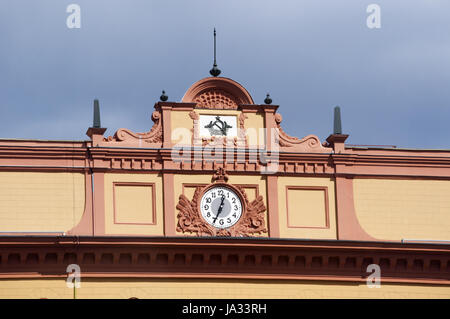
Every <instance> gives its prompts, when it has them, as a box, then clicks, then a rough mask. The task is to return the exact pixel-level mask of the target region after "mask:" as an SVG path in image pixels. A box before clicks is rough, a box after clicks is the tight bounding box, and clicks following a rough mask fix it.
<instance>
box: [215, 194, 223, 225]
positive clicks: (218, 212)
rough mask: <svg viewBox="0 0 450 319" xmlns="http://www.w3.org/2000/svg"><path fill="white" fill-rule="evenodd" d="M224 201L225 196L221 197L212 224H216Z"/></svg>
mask: <svg viewBox="0 0 450 319" xmlns="http://www.w3.org/2000/svg"><path fill="white" fill-rule="evenodd" d="M224 200H225V196H224V195H222V201H221V202H220V206H219V209H218V210H217V215H216V217H214V220H213V224H214V223H215V222H216V220H217V217H219V215H220V213H221V212H222V209H223V201H224Z"/></svg>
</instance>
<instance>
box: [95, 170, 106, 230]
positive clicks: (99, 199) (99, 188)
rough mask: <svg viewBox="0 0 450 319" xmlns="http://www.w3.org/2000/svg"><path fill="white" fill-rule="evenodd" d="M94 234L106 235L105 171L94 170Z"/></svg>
mask: <svg viewBox="0 0 450 319" xmlns="http://www.w3.org/2000/svg"><path fill="white" fill-rule="evenodd" d="M93 175H94V187H93V188H94V195H93V200H94V235H95V236H103V235H105V231H106V228H105V173H103V172H94V173H93Z"/></svg>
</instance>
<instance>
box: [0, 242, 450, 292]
mask: <svg viewBox="0 0 450 319" xmlns="http://www.w3.org/2000/svg"><path fill="white" fill-rule="evenodd" d="M449 253H450V245H432V244H398V243H387V242H385V243H371V242H355V241H350V242H349V241H318V240H314V241H301V240H273V239H267V238H264V239H257V238H251V239H250V238H230V239H224V238H190V237H184V238H173V237H172V238H161V237H159V238H152V237H144V238H139V237H101V238H99V237H54V236H47V237H30V236H27V237H25V236H24V237H18V236H16V237H0V277H1V278H38V277H42V276H45V277H64V276H67V273H66V267H67V265H68V264H70V263H77V264H79V265H80V267H81V269H82V273H83V277H108V278H120V277H124V278H141V277H149V278H150V277H168V278H217V279H224V278H229V279H249V278H254V279H285V280H292V279H294V280H305V279H309V280H313V281H315V280H326V281H349V282H362V281H363V280H365V279H366V278H367V276H368V275H369V273H367V272H366V267H367V265H369V264H372V263H375V264H378V265H380V267H381V280H382V282H396V283H414V284H420V283H426V284H433V285H441V284H443V285H450V257H449V256H450V254H449Z"/></svg>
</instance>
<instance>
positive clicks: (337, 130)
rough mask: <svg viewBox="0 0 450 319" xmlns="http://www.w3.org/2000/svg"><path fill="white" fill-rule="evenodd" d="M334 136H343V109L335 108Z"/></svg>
mask: <svg viewBox="0 0 450 319" xmlns="http://www.w3.org/2000/svg"><path fill="white" fill-rule="evenodd" d="M333 134H342V122H341V108H340V107H339V106H336V107H335V108H334V129H333Z"/></svg>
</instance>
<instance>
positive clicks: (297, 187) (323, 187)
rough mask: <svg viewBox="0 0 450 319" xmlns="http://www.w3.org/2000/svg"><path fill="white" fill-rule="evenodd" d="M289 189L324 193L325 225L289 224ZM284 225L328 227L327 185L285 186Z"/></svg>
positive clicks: (314, 227) (289, 226)
mask: <svg viewBox="0 0 450 319" xmlns="http://www.w3.org/2000/svg"><path fill="white" fill-rule="evenodd" d="M290 189H300V190H320V191H323V194H324V205H325V226H324V227H321V226H291V225H289V198H288V193H289V190H290ZM285 193H286V227H287V228H311V229H330V210H329V201H328V187H326V186H289V185H288V186H286V189H285Z"/></svg>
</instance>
